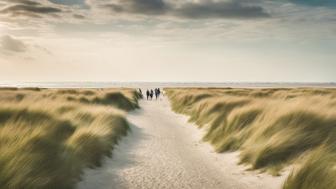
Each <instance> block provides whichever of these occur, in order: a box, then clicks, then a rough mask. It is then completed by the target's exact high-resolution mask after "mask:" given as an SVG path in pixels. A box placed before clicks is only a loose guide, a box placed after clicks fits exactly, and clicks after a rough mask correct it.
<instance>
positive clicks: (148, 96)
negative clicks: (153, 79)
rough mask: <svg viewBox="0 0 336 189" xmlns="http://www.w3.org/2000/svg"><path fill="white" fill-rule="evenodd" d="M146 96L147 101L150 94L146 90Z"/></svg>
mask: <svg viewBox="0 0 336 189" xmlns="http://www.w3.org/2000/svg"><path fill="white" fill-rule="evenodd" d="M146 95H147V100H148V98H149V96H150V93H149V90H148V89H147V91H146Z"/></svg>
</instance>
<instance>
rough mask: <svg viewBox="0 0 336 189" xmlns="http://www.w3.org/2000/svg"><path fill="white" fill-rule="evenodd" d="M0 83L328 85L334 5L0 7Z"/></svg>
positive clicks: (93, 2) (169, 2)
mask: <svg viewBox="0 0 336 189" xmlns="http://www.w3.org/2000/svg"><path fill="white" fill-rule="evenodd" d="M0 81H1V82H23V81H25V82H29V81H35V82H47V81H180V82H181V81H184V82H190V81H204V82H205V81H207V82H239V81H244V82H246V81H247V82H255V81H259V82H280V81H284V82H336V1H335V0H0Z"/></svg>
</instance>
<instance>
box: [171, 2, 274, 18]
mask: <svg viewBox="0 0 336 189" xmlns="http://www.w3.org/2000/svg"><path fill="white" fill-rule="evenodd" d="M175 12H176V14H177V15H178V16H182V17H187V18H260V17H269V16H270V15H269V14H268V13H267V12H265V10H264V9H263V8H262V7H259V6H251V5H243V4H242V3H239V2H213V1H207V2H204V3H186V4H184V5H183V6H182V7H181V8H179V9H177V10H175Z"/></svg>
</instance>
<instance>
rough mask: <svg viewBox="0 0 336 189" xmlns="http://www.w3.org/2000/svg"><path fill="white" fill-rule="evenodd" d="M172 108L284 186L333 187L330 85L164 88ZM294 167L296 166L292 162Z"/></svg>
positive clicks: (334, 109) (333, 93) (334, 93)
mask: <svg viewBox="0 0 336 189" xmlns="http://www.w3.org/2000/svg"><path fill="white" fill-rule="evenodd" d="M166 92H167V95H168V97H169V99H170V101H171V105H172V109H173V110H175V111H176V112H178V113H183V114H186V115H189V116H190V121H192V122H195V123H196V124H197V125H198V126H199V127H203V128H205V129H206V134H205V136H204V140H205V141H208V142H210V143H211V144H212V145H213V146H214V148H215V149H216V151H218V152H225V151H236V150H239V151H240V152H241V153H240V162H241V163H242V164H247V165H250V166H251V169H258V170H261V171H267V172H269V173H271V174H273V175H278V174H281V170H282V169H283V168H284V167H286V166H289V165H292V167H294V169H293V171H292V173H291V174H290V176H289V177H288V179H287V180H286V182H285V183H284V186H283V188H284V189H317V188H319V189H329V188H330V189H334V188H336V179H334V178H336V90H335V89H309V88H298V89H217V88H212V89H197V88H194V89H166ZM294 165H295V166H294Z"/></svg>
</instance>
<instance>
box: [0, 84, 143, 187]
mask: <svg viewBox="0 0 336 189" xmlns="http://www.w3.org/2000/svg"><path fill="white" fill-rule="evenodd" d="M138 98H139V95H138V94H137V93H136V92H135V91H134V90H131V89H119V90H117V89H37V88H33V89H32V88H29V89H28V88H27V89H13V88H5V89H1V91H0V104H1V105H0V188H4V189H5V188H26V189H39V188H41V189H42V188H43V189H45V188H48V189H53V188H55V189H56V188H57V189H59V188H62V189H68V188H69V189H70V188H74V186H75V184H76V183H77V182H78V180H79V179H80V176H81V174H82V171H83V169H84V168H86V167H90V168H93V167H96V166H99V165H101V162H102V158H103V157H104V156H111V153H112V149H113V146H114V145H115V144H116V143H117V142H118V140H119V139H120V138H121V137H122V136H124V135H126V134H127V131H128V129H129V126H128V123H127V120H126V119H125V114H126V112H127V111H130V110H133V109H135V108H137V107H138V104H137V100H138ZM83 99H85V100H83Z"/></svg>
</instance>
